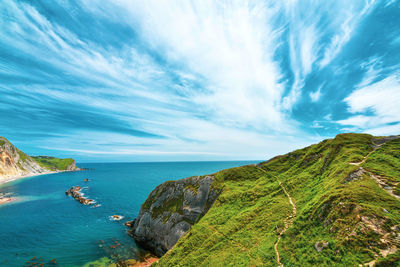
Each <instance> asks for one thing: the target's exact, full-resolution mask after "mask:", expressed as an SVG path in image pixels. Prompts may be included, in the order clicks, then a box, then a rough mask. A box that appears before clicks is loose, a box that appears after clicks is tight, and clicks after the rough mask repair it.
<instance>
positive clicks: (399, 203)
mask: <svg viewBox="0 0 400 267" xmlns="http://www.w3.org/2000/svg"><path fill="white" fill-rule="evenodd" d="M399 137H400V136H392V137H374V136H371V135H367V134H340V135H338V136H336V138H334V139H328V140H324V141H322V142H320V143H318V144H315V145H312V146H309V147H306V148H304V149H299V150H296V151H293V152H291V153H288V154H286V155H281V156H277V157H275V158H273V159H271V160H268V161H265V162H262V163H260V164H257V165H251V166H243V167H238V168H233V169H228V170H223V171H220V172H217V173H215V174H213V175H210V176H204V177H197V178H196V179H197V181H201V180H202V179H213V181H212V182H211V183H210V182H207V183H206V184H207V185H208V184H210V186H208V187H207V186H204V188H205V189H204V192H207V188H208V190H210V189H211V190H213V192H214V194H213V196H215V200H214V197H213V198H211V199H210V201H209V202H208V203H209V205H211V207H208V206H207V205H204V206H207V207H205V208H204V209H202V210H201V212H197V213H196V214H198V216H196V218H195V219H194V218H193V219H191V220H189V221H187V217H184V214H185V213H184V210H185V207H186V208H187V207H188V206H189V207H188V208H187V210H190V209H191V207H190V205H188V203H190V202H191V199H192V198H193V199H194V198H195V196H196V195H195V194H192V193H190V194H189V193H186V194H187V196H185V195H184V194H185V192H189V190H190V191H191V192H194V191H192V190H191V189H189V188H187V189H185V188H186V186H184V184H185V182H187V181H190V180H191V179H193V178H188V180H187V179H184V180H179V181H176V182H168V183H165V184H163V185H160V186H158V187H157V188H156V189H155V190H154V191H153V192H152V193H151V194H150V195H149V198H148V199H147V200H146V202H145V203H144V204H143V205H142V208H141V211H140V214H139V216H138V218H137V219H136V220H135V221H134V223H133V228H132V230H131V235H132V236H133V237H134V238H135V239H136V240H138V241H139V244H145V247H147V248H150V249H151V250H153V251H155V252H156V253H157V254H159V255H161V254H162V253H164V252H165V251H166V250H168V251H167V252H166V253H165V254H164V255H163V256H162V257H161V259H160V261H159V262H158V263H156V264H155V265H156V266H273V265H275V266H276V265H278V266H281V265H286V266H358V265H359V264H368V265H369V266H373V265H376V266H394V265H396V264H398V262H400V250H399V247H400V156H399V155H400V139H399ZM207 177H210V178H207ZM211 177H212V178H211ZM182 192H183V193H182ZM166 200H171V201H166ZM175 217H178V218H180V220H176V221H175V219H174V218H175ZM181 222H187V223H182V225H183V226H182V227H180V224H179V223H181ZM179 236H180V238H179ZM176 240H178V241H177V242H176ZM175 242H176V243H175Z"/></svg>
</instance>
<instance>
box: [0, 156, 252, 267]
mask: <svg viewBox="0 0 400 267" xmlns="http://www.w3.org/2000/svg"><path fill="white" fill-rule="evenodd" d="M256 162H257V161H213V162H205V161H202V162H145V163H143V162H141V163H86V164H83V163H82V164H79V163H78V164H77V165H78V167H81V168H86V169H88V170H85V171H78V172H62V173H56V174H47V175H40V176H34V177H28V178H23V179H20V180H16V181H12V182H9V183H6V184H3V185H0V194H1V193H5V194H11V195H12V197H14V198H16V201H14V202H10V203H7V204H3V205H1V206H0V266H6V267H14V266H16V267H19V266H52V265H54V266H102V265H103V264H104V263H105V262H109V261H119V260H125V259H138V258H140V257H141V256H142V255H143V254H144V253H145V251H143V250H142V249H140V248H139V247H138V246H137V245H136V244H135V241H134V240H133V239H132V238H131V237H130V236H129V235H128V234H127V230H128V228H127V227H126V226H125V225H124V223H125V222H126V221H129V220H132V219H134V218H135V217H136V216H137V215H138V214H139V210H140V206H141V204H142V203H143V202H144V201H145V200H146V198H147V196H148V194H149V193H150V192H151V191H152V190H153V189H154V188H155V187H156V186H157V185H159V184H161V183H163V182H165V181H168V180H177V179H181V178H185V177H189V176H195V175H205V174H212V173H215V172H217V171H220V170H223V169H227V168H231V167H237V166H242V165H247V164H251V163H256ZM85 179H89V181H88V182H85V181H84V180H85ZM76 185H79V186H81V187H83V190H82V192H83V193H84V196H85V197H88V198H90V199H94V200H95V201H96V203H97V204H98V207H94V206H85V205H82V204H80V203H79V202H78V201H76V200H74V199H73V198H72V197H70V196H67V195H66V194H65V191H66V190H67V189H69V188H71V187H72V186H76ZM112 215H120V216H123V219H121V220H113V219H112V217H111V216H112ZM41 264H43V265H41Z"/></svg>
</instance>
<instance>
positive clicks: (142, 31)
mask: <svg viewBox="0 0 400 267" xmlns="http://www.w3.org/2000/svg"><path fill="white" fill-rule="evenodd" d="M0 5H1V11H0V12H1V25H2V27H1V29H0V80H1V81H2V85H1V86H0V93H1V96H2V97H1V98H0V111H1V112H2V113H3V114H7V116H2V117H0V123H1V125H2V126H3V130H2V132H1V133H0V134H1V135H5V136H7V137H9V138H10V139H11V140H14V141H15V142H16V143H17V144H19V145H20V146H21V147H22V148H24V149H25V150H27V151H28V152H30V153H33V154H41V153H46V152H50V153H53V152H54V153H58V154H63V153H64V154H68V155H73V153H74V152H75V153H77V154H79V157H80V159H81V160H97V159H98V156H99V155H103V156H104V157H105V156H106V155H108V156H110V157H111V156H113V157H114V158H117V159H123V160H124V161H127V160H142V158H141V155H142V156H143V157H144V158H146V159H150V160H152V159H155V160H166V159H169V158H171V157H172V158H174V159H177V160H183V159H192V160H193V159H200V158H201V159H203V158H204V157H207V156H208V157H209V158H212V159H251V158H264V157H268V156H273V155H274V154H277V153H284V152H287V151H289V150H291V149H294V148H296V147H300V146H302V145H305V144H308V143H310V142H313V141H315V140H317V139H319V138H321V135H322V136H331V135H333V134H336V133H337V132H338V129H340V127H343V126H342V125H346V126H349V127H355V128H356V129H357V130H358V131H364V130H369V129H371V127H370V125H371V121H373V120H374V119H376V120H382V121H381V123H380V127H383V128H382V129H385V128H384V127H388V125H387V124H393V123H395V119H396V118H397V117H396V116H395V115H393V114H391V113H390V110H384V109H383V108H382V107H380V106H379V107H378V106H377V105H374V104H373V103H371V102H368V103H369V104H368V105H367V104H366V106H360V104H357V101H356V100H354V99H358V98H359V95H363V94H368V95H373V94H376V91H379V90H382V88H383V86H387V85H390V86H391V88H393V89H392V90H393V91H390V92H386V93H393V94H395V91H396V90H397V89H396V88H397V87H396V86H397V85H396V82H397V80H396V79H395V78H394V76H393V77H392V76H391V75H392V74H393V68H395V65H394V63H393V62H391V61H390V60H389V59H388V58H387V57H386V56H385V53H386V51H385V49H384V48H383V47H380V46H377V48H376V50H373V51H372V50H371V51H368V53H366V54H365V55H364V54H362V52H363V51H359V53H354V52H352V51H353V49H354V48H353V46H356V45H357V44H363V42H370V41H369V39H367V37H365V36H366V35H365V34H363V33H364V32H363V31H365V29H364V27H365V25H367V24H368V22H369V21H370V20H371V21H373V20H374V19H375V17H376V16H378V15H379V14H378V13H376V12H375V10H377V9H378V8H381V9H384V10H385V12H393V13H394V14H396V12H397V13H399V12H398V9H394V8H392V6H393V5H391V6H388V7H385V6H384V5H383V4H381V3H380V2H379V1H376V2H375V1H367V2H365V1H354V2H352V3H351V4H349V3H348V2H347V1H335V2H334V3H333V2H332V3H323V2H321V3H316V2H313V1H306V2H304V1H302V2H300V1H285V2H282V3H280V2H276V1H211V0H205V1H174V2H171V1H127V0H117V1H113V2H107V3H106V2H104V1H97V0H93V1H92V0H91V1H88V0H77V1H54V3H53V4H52V5H46V4H41V3H35V2H30V1H19V2H15V1H11V0H4V1H2V3H1V4H0ZM345 7H346V8H345ZM375 13H376V14H375ZM393 31H394V30H391V34H394V33H395V32H393ZM379 34H381V38H389V37H388V36H389V33H386V32H380V33H379ZM393 38H394V37H393ZM391 45H392V47H391V48H390V49H395V48H396V47H398V46H399V43H398V42H395V40H393V41H392V42H391ZM392 57H393V55H392ZM394 57H399V55H398V54H396V55H395V56H394ZM373 58H379V64H378V63H374V62H372V61H371V59H373ZM368 62H369V63H368ZM377 62H378V61H377ZM344 66H347V67H344ZM366 66H370V67H366ZM340 69H342V70H343V71H338V70H340ZM344 69H345V71H344ZM390 70H391V71H390ZM345 73H352V74H353V76H352V77H358V79H356V78H348V77H347V76H346V75H345ZM389 76H390V77H389ZM363 77H364V78H363ZM367 77H370V78H369V80H367ZM391 77H392V78H391ZM362 79H363V81H364V84H362V83H361V81H360V80H362ZM338 80H339V81H343V83H345V85H344V86H341V88H347V90H346V91H345V90H344V89H343V90H342V91H341V90H337V88H336V86H338V83H337V81H338ZM377 80H381V81H382V82H384V83H388V84H383V85H382V84H381V85H379V84H378V85H376V86H375V87H374V86H373V85H372V84H374V82H376V81H377ZM368 86H370V87H368ZM322 89H323V90H322ZM357 92H360V93H357ZM375 96H376V95H375ZM376 97H379V96H376ZM371 99H373V97H372V98H371ZM330 101H331V102H330ZM371 101H372V100H371ZM366 102H367V99H364V103H366ZM336 103H344V104H345V105H348V106H349V109H348V111H347V113H346V112H342V111H341V110H345V109H343V106H340V105H339V104H336ZM342 105H343V104H342ZM371 110H373V111H374V112H375V113H374V114H375V115H374V116H375V117H374V116H372V115H371V114H367V113H368V112H370V111H371ZM310 112H311V113H310ZM307 114H313V115H312V116H311V115H307ZM327 115H329V116H331V117H333V118H334V119H335V120H332V121H330V122H324V123H323V126H322V125H321V123H320V122H319V123H318V122H317V121H321V120H323V118H324V117H326V116H327ZM389 126H390V125H389ZM390 127H393V126H390ZM382 131H383V132H384V130H382ZM41 134H42V135H41ZM29 136H31V137H34V138H37V140H38V142H39V141H40V142H41V143H46V144H49V145H33V144H32V142H28V141H26V140H28V139H27V137H29ZM40 136H41V137H40ZM105 140H107V142H105ZM116 141H118V145H112V144H115V143H116ZM105 143H108V144H109V145H106V146H104V144H105ZM51 148H52V149H51ZM96 151H97V152H96ZM152 155H153V156H154V158H151V157H152ZM199 155H200V156H199Z"/></svg>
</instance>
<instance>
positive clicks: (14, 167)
mask: <svg viewBox="0 0 400 267" xmlns="http://www.w3.org/2000/svg"><path fill="white" fill-rule="evenodd" d="M75 170H79V168H78V167H76V165H75V160H73V159H58V158H53V157H45V156H40V157H30V156H28V155H27V154H25V153H24V152H22V151H21V150H19V149H18V148H17V147H15V146H14V145H13V144H12V143H11V142H10V141H8V140H7V139H6V138H4V137H0V183H1V182H4V181H7V180H9V179H13V178H18V177H22V176H30V175H38V174H43V173H49V172H58V171H75Z"/></svg>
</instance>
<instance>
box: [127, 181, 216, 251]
mask: <svg viewBox="0 0 400 267" xmlns="http://www.w3.org/2000/svg"><path fill="white" fill-rule="evenodd" d="M213 181H214V176H202V177H199V176H194V177H189V178H185V179H182V180H178V181H169V182H165V183H163V184H161V185H159V186H157V187H156V188H155V189H154V190H153V191H152V192H151V193H150V195H149V196H148V198H147V200H146V202H145V203H143V205H142V207H141V209H140V213H139V216H138V218H136V219H135V220H134V221H132V222H129V223H128V224H126V225H127V226H130V227H132V229H131V230H130V231H129V234H130V235H131V236H132V237H133V238H134V239H135V240H136V242H137V243H138V244H139V245H141V246H143V247H144V248H146V249H148V250H150V251H152V252H153V253H154V254H155V255H157V256H162V255H163V254H165V253H166V252H167V251H168V250H169V249H171V248H172V247H173V246H174V245H175V244H176V242H177V241H178V239H179V238H180V237H181V236H182V235H184V234H185V233H186V232H187V231H189V229H190V228H191V226H192V225H193V224H194V223H195V222H197V221H198V220H199V219H200V218H201V217H202V216H203V215H204V214H205V213H206V212H207V211H208V209H209V208H210V207H211V205H212V204H213V203H214V201H215V200H216V199H217V197H218V195H219V194H220V191H219V190H217V189H215V188H213V186H212V183H213Z"/></svg>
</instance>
